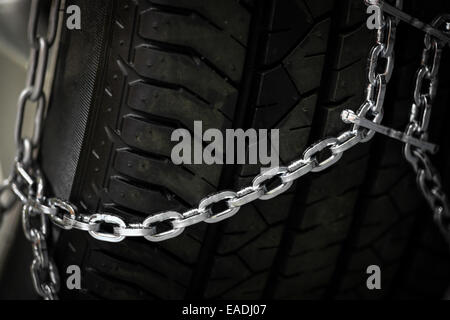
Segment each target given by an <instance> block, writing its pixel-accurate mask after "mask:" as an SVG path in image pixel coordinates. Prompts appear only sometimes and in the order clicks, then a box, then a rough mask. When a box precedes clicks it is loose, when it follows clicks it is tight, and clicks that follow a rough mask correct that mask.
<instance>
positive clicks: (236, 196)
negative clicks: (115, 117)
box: [0, 0, 450, 299]
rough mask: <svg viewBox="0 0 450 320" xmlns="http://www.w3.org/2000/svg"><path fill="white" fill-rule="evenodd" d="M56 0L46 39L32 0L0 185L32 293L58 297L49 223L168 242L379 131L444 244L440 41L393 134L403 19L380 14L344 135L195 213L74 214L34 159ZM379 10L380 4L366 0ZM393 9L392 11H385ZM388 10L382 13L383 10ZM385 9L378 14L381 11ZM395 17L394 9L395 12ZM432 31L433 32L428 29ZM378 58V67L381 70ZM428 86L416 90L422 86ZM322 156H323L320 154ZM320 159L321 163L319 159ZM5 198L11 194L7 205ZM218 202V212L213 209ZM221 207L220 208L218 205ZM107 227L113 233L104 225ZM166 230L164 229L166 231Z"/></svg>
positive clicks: (1, 206)
mask: <svg viewBox="0 0 450 320" xmlns="http://www.w3.org/2000/svg"><path fill="white" fill-rule="evenodd" d="M60 2H61V1H60V0H53V1H52V6H51V11H50V15H49V21H48V34H47V35H46V36H45V37H43V36H40V35H39V34H38V31H37V29H38V22H39V16H40V15H39V8H40V0H32V1H31V12H30V20H29V30H28V32H29V40H30V45H31V52H30V66H29V69H28V77H27V83H26V87H25V89H24V90H23V91H22V93H21V95H20V97H19V101H18V116H17V123H16V133H15V138H16V145H17V156H16V159H15V164H14V167H13V170H12V173H11V175H10V177H9V178H8V179H7V180H6V181H4V182H3V183H2V184H0V217H1V215H2V213H3V212H6V211H8V210H9V209H11V207H12V206H13V205H14V203H15V201H16V199H17V200H19V201H20V202H21V204H22V222H23V229H24V232H25V236H26V238H27V239H28V240H29V241H30V242H31V243H32V248H33V256H34V259H33V262H32V266H31V272H32V277H33V283H34V286H35V289H36V291H37V293H38V294H39V295H40V296H42V297H43V298H45V299H57V292H58V290H59V279H58V272H57V269H56V266H55V264H54V262H53V260H52V259H51V257H50V256H49V254H48V251H47V245H46V243H47V236H48V221H49V220H50V221H51V222H52V223H53V224H54V225H56V226H58V227H60V228H63V229H65V230H71V229H78V230H84V231H87V232H89V234H90V235H91V236H92V237H94V238H96V239H98V240H103V241H109V242H119V241H122V240H123V239H125V238H126V237H144V238H145V239H147V240H149V241H153V242H157V241H163V240H166V239H170V238H173V237H176V236H178V235H179V234H181V233H182V232H183V231H184V229H185V228H186V227H189V226H191V225H194V224H197V223H200V222H206V223H217V222H219V221H222V220H224V219H228V218H230V217H231V216H233V215H235V214H236V213H237V212H238V211H239V209H240V208H241V207H242V206H244V205H246V204H248V203H250V202H253V201H255V200H269V199H272V198H274V197H276V196H278V195H280V194H281V193H283V192H285V191H286V190H288V189H289V188H290V187H291V186H292V184H293V182H294V181H296V180H298V179H300V178H301V177H303V176H304V175H306V174H308V173H310V172H320V171H323V170H325V169H327V168H329V167H330V166H332V165H333V164H335V163H336V162H338V161H339V160H340V159H341V157H342V155H343V153H344V152H345V151H347V150H349V149H351V148H353V147H354V146H356V145H357V144H359V143H365V142H368V141H370V140H371V139H372V138H373V136H374V135H375V133H377V132H380V133H383V134H386V135H389V136H391V137H393V138H396V139H399V140H401V141H403V142H404V143H405V147H404V153H405V156H406V159H407V160H408V161H409V162H410V163H411V164H412V166H413V168H414V170H415V171H416V173H417V182H418V186H419V188H420V190H421V191H422V193H423V195H424V196H425V198H426V199H427V201H428V203H429V204H430V206H431V208H432V211H433V214H434V217H435V220H436V222H437V224H438V225H439V227H440V229H441V230H442V232H443V234H444V236H445V237H446V239H447V240H449V241H450V227H449V224H450V212H449V207H448V202H447V198H446V195H445V194H444V192H443V190H442V186H441V180H440V178H439V175H438V173H437V171H436V169H435V168H434V167H433V166H432V164H431V162H430V159H429V157H428V155H427V152H429V151H431V152H432V151H435V150H436V149H437V148H435V146H434V145H433V144H431V143H429V142H427V141H426V140H427V129H428V124H429V118H430V111H431V106H432V103H433V98H434V97H435V94H436V89H437V80H438V79H437V75H438V71H439V60H440V55H441V51H442V47H443V46H444V43H443V42H442V41H441V40H438V38H436V37H434V36H430V33H427V35H426V37H425V49H424V53H423V59H422V63H421V67H420V69H419V72H418V73H417V80H416V89H415V92H414V104H413V106H412V108H411V116H410V123H409V126H408V128H407V130H406V132H405V133H398V132H395V131H394V130H392V129H389V128H386V127H383V126H381V125H380V123H381V121H382V119H383V104H384V98H385V94H386V87H387V84H388V82H389V80H390V78H391V76H392V72H393V69H394V45H395V35H396V28H397V24H398V22H399V21H400V19H402V17H403V16H400V15H398V16H394V15H383V24H382V27H381V28H380V29H379V30H378V31H377V37H376V43H375V44H374V46H373V47H372V49H371V51H370V54H369V65H368V68H367V77H368V80H369V84H368V87H367V89H366V99H365V101H364V102H363V103H362V105H361V107H360V108H359V109H358V111H357V112H356V113H354V112H353V111H351V110H345V111H344V112H343V113H342V119H343V120H344V121H345V122H347V123H352V127H351V129H350V130H348V131H345V132H344V133H342V134H341V135H339V136H338V137H332V138H327V139H324V140H322V141H319V142H317V143H315V144H313V145H312V146H310V147H309V148H308V149H307V150H306V151H305V152H304V153H303V156H302V157H301V158H300V159H298V160H296V161H293V162H292V163H291V164H289V165H288V166H286V167H277V168H272V169H270V170H268V171H266V172H263V173H261V174H259V175H258V176H256V177H255V178H254V180H253V182H252V185H251V186H248V187H247V188H244V189H241V190H239V191H237V192H235V191H221V192H218V193H215V194H213V195H209V196H207V197H206V198H204V199H203V200H202V201H200V203H199V205H198V206H197V207H196V208H193V209H191V210H188V211H186V212H181V213H180V212H175V211H165V212H160V213H158V214H155V215H151V216H149V217H148V218H147V219H145V220H144V221H142V222H141V223H132V224H131V223H127V222H126V221H124V220H123V219H122V218H121V217H118V216H115V215H111V214H106V213H96V214H89V213H80V212H79V211H78V209H77V208H76V207H75V205H73V204H71V203H69V202H67V201H65V200H62V199H56V198H49V197H47V193H46V188H45V183H44V177H43V175H42V172H41V170H40V167H39V162H38V161H37V158H38V153H39V147H40V137H41V132H42V126H43V118H44V113H45V108H46V95H45V92H44V91H43V86H44V82H45V78H46V71H47V61H48V54H49V49H50V48H51V47H52V45H53V44H54V42H55V38H56V33H57V32H56V31H57V25H58V11H59V6H60ZM367 3H368V4H371V5H377V6H380V8H381V9H383V8H382V6H383V2H382V1H373V0H372V1H367ZM401 7H402V1H401V0H397V3H396V7H395V10H398V11H399V12H401V11H400V9H401ZM390 8H392V7H390ZM385 11H387V10H385ZM383 12H384V11H383ZM393 12H395V11H393ZM449 21H450V16H448V15H445V16H441V17H438V18H437V19H436V20H435V21H434V23H433V27H434V28H437V29H441V30H442V32H444V31H448V30H445V29H443V27H446V26H448V23H447V22H449ZM433 31H436V30H435V29H433ZM382 60H384V61H385V64H384V65H383V66H384V70H382V71H381V72H380V71H379V65H381V63H380V62H381V61H382ZM423 80H427V81H428V82H429V87H428V88H427V91H425V92H423V91H422V87H423V86H422V81H423ZM27 102H29V103H35V104H36V105H37V107H36V112H35V118H34V119H35V121H34V123H35V127H34V131H33V132H34V133H33V136H32V137H30V138H28V137H23V134H22V126H23V117H24V113H25V108H26V104H27ZM325 154H326V155H328V156H327V157H326V159H323V155H325ZM319 159H320V160H319ZM11 194H13V195H15V197H14V198H13V199H14V200H11V198H12V197H11V196H10V195H11ZM218 204H222V206H220V207H221V208H225V209H223V210H221V211H216V210H215V209H214V208H217V207H219V206H217V205H218ZM223 205H224V206H223ZM105 225H110V226H111V227H112V228H110V229H109V230H112V231H111V232H106V231H103V230H105V228H102V226H105ZM162 225H165V226H166V228H163V229H162V228H161V226H162ZM167 225H169V226H170V228H169V230H167Z"/></svg>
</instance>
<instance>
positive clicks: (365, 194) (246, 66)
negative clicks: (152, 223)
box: [42, 0, 450, 299]
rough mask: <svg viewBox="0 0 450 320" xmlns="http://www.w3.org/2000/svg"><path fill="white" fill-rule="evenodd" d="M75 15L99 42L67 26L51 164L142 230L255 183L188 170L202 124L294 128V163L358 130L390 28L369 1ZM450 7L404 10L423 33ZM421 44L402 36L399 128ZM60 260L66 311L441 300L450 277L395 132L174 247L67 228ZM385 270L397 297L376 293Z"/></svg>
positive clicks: (170, 1) (388, 111) (192, 3)
mask: <svg viewBox="0 0 450 320" xmlns="http://www.w3.org/2000/svg"><path fill="white" fill-rule="evenodd" d="M405 2H406V1H405ZM71 3H76V4H78V5H80V7H81V9H82V13H83V20H82V21H83V29H82V30H81V31H69V30H64V31H63V35H62V40H61V49H60V54H59V59H58V65H57V75H56V81H55V86H54V88H53V89H54V92H55V93H54V95H53V97H52V99H51V107H50V110H49V113H48V118H47V124H46V129H45V130H46V131H45V138H44V147H43V152H42V161H43V164H44V169H45V173H46V175H47V177H48V179H49V181H50V184H51V186H52V187H53V191H54V193H56V194H57V195H58V196H60V197H64V198H67V199H70V200H71V201H73V202H75V203H76V204H77V206H78V207H79V208H83V209H85V210H89V211H92V212H103V211H107V212H111V213H114V214H117V215H120V216H122V217H124V218H125V219H127V220H128V221H135V220H142V219H143V218H145V217H146V216H147V215H149V214H154V213H157V212H159V211H161V210H168V209H173V210H184V209H186V208H188V207H190V206H194V205H196V204H197V203H198V201H199V200H200V199H202V198H203V197H204V196H206V195H207V194H209V193H211V192H214V191H215V190H223V189H237V188H239V187H240V186H243V185H245V184H247V183H249V182H250V181H251V179H252V177H253V176H254V175H255V174H257V173H258V172H259V167H258V166H254V165H253V166H252V165H234V166H231V165H226V166H220V165H214V166H207V165H185V166H175V165H173V164H172V162H171V161H170V152H171V148H172V147H173V145H174V143H173V142H170V134H171V132H172V131H173V130H174V129H176V128H180V127H182V128H187V129H192V126H193V123H194V121H195V120H202V121H203V126H204V129H206V128H219V129H221V130H225V129H226V128H244V129H246V128H250V127H252V128H279V129H280V158H281V163H288V162H290V161H291V160H293V159H296V158H298V157H299V156H300V155H301V154H302V152H303V151H304V150H305V148H306V147H307V146H308V145H310V144H311V143H312V142H314V141H316V140H318V139H320V138H322V137H325V136H334V135H337V134H338V133H339V132H341V131H343V130H344V129H346V128H347V126H346V125H345V124H343V123H342V122H341V121H340V117H339V114H340V112H341V111H342V110H343V109H344V108H349V107H350V108H352V109H357V108H358V107H359V105H360V104H361V102H362V101H363V99H364V90H365V86H366V82H367V81H366V70H365V67H366V61H367V55H368V51H369V48H370V46H371V45H372V44H373V39H374V32H370V31H369V30H368V29H367V28H366V19H367V15H366V13H365V6H364V3H363V1H362V0H334V1H333V0H323V1H315V0H297V1H296V0H258V1H252V0H241V1H238V0H235V1H233V0H229V1H226V0H220V1H207V0H205V1H202V0H152V1H146V0H114V1H106V0H99V1H88V0H80V1H75V0H69V1H68V4H71ZM449 9H450V5H449V3H448V1H444V0H442V1H440V0H433V1H427V2H426V3H423V2H422V3H421V1H407V2H406V3H405V10H406V11H407V12H410V13H412V14H414V15H415V16H417V17H419V18H420V19H423V20H425V21H431V19H432V18H433V17H434V16H436V15H437V14H439V13H442V12H448V11H449ZM422 47H423V34H422V33H421V32H420V31H417V30H415V29H413V28H412V27H410V26H407V25H405V24H402V25H400V27H399V30H398V42H397V46H396V69H395V72H394V75H393V78H392V80H391V83H390V84H389V87H388V95H387V98H386V103H385V123H386V124H387V125H391V126H394V127H396V128H399V129H400V128H404V126H405V125H406V123H407V121H408V112H409V111H408V110H409V108H410V104H411V99H412V88H413V78H414V73H415V71H416V70H417V68H418V64H419V62H420V57H421V52H422ZM448 62H449V59H448V57H445V59H444V61H443V66H442V70H448V66H449V64H448ZM448 84H449V76H448V74H446V73H445V72H441V90H440V91H439V94H438V99H437V103H436V105H435V110H436V111H435V119H434V121H433V128H435V129H434V130H436V132H435V135H434V138H435V139H438V140H439V141H440V142H441V144H442V145H443V150H442V151H441V153H440V154H439V156H438V157H437V158H436V159H435V161H436V163H437V164H438V165H439V166H440V169H441V170H443V172H444V173H443V175H444V176H445V180H444V181H449V180H448V178H449V174H450V171H449V170H448V169H449V166H448V163H449V161H448V155H449V153H448V147H447V146H448V141H449V140H448V138H449V134H448V133H445V132H444V131H443V130H441V129H442V128H443V125H444V123H443V122H442V121H441V120H440V119H444V117H445V116H446V118H447V119H448V116H449V114H448V112H449V111H448V109H447V110H445V108H444V106H445V104H446V103H447V104H448V91H446V90H442V88H443V87H445V86H446V85H448ZM445 113H446V114H445ZM55 257H56V261H57V264H58V267H59V268H60V273H61V278H62V279H63V282H62V283H63V284H64V279H65V277H66V276H67V275H66V274H65V270H66V268H67V266H68V265H72V264H77V265H79V266H81V269H82V290H80V291H77V290H72V291H71V290H67V288H65V286H64V285H63V286H62V291H61V297H62V298H66V299H87V298H93V299H95V298H103V299H136V298H139V299H152V298H156V299H183V298H207V299H260V298H267V299H323V298H325V299H345V298H360V299H374V298H385V299H387V298H440V297H441V296H442V295H443V294H444V291H445V289H446V288H447V285H448V284H449V282H450V273H449V272H448V270H449V266H450V258H449V254H448V248H447V246H446V245H445V243H444V241H443V239H442V238H441V236H440V234H439V233H438V230H437V228H435V226H434V225H433V222H432V218H431V214H430V212H429V209H428V208H427V206H426V205H425V202H424V201H423V199H422V197H421V196H420V195H419V193H418V191H417V188H416V186H415V179H414V174H413V173H412V170H411V168H410V167H409V165H408V164H407V163H406V161H405V160H404V159H403V157H402V152H401V144H400V143H398V142H395V141H393V140H390V139H387V138H385V137H379V136H377V137H376V138H375V139H374V140H373V142H371V143H368V144H364V145H360V146H358V147H356V148H354V149H352V150H351V151H349V152H347V153H346V154H345V155H344V157H343V158H342V160H341V161H339V163H338V164H337V165H335V166H334V167H332V168H330V169H327V170H326V171H324V172H322V173H320V174H314V175H309V176H307V177H305V178H302V179H301V181H300V182H298V183H296V184H295V185H294V186H293V187H292V188H291V189H290V190H289V191H288V192H287V193H285V194H283V195H281V196H279V197H277V198H275V199H273V200H270V201H259V202H256V203H254V204H252V205H248V206H246V207H244V208H242V209H241V211H240V212H239V214H238V215H236V216H235V217H233V218H231V219H229V220H228V221H224V222H222V223H219V224H217V225H207V224H200V225H197V226H193V227H190V228H188V229H187V230H186V231H185V232H184V233H183V234H182V235H181V236H179V237H178V238H175V239H172V240H168V241H166V242H161V243H150V242H148V241H146V240H144V239H127V240H125V241H123V242H121V243H117V244H111V243H103V242H100V241H97V240H95V239H92V238H91V237H90V236H89V235H88V234H86V233H83V232H78V231H64V232H61V234H59V233H58V240H57V242H56V246H55ZM373 264H375V265H379V266H380V267H381V270H382V289H381V290H368V289H367V287H366V279H367V274H366V268H367V266H369V265H373Z"/></svg>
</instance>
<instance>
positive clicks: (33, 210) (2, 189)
mask: <svg viewBox="0 0 450 320" xmlns="http://www.w3.org/2000/svg"><path fill="white" fill-rule="evenodd" d="M59 6H60V0H53V1H52V3H51V8H50V13H49V15H48V16H49V19H48V21H42V19H41V14H40V13H41V8H42V7H41V1H40V0H32V1H31V6H30V17H29V25H28V39H29V44H30V59H29V66H28V73H27V78H26V86H25V89H23V90H22V92H21V94H20V97H19V100H18V111H17V121H16V130H15V142H16V147H17V155H16V158H15V163H14V167H13V170H12V173H11V175H10V177H9V178H8V179H7V180H5V181H4V182H3V183H2V184H1V185H0V214H1V213H3V212H5V211H8V210H9V209H11V207H12V206H13V205H14V203H15V200H16V199H18V200H19V201H20V202H21V203H22V205H23V207H22V225H23V231H24V233H25V236H26V238H27V239H28V240H29V241H30V242H31V244H32V249H33V262H32V265H31V275H32V279H33V285H34V287H35V289H36V292H37V293H38V294H39V295H40V296H41V297H42V298H44V299H46V300H53V299H57V292H58V290H59V279H58V272H57V269H56V266H55V264H54V262H53V261H52V259H51V258H50V257H49V254H48V251H47V236H48V226H47V224H48V218H47V216H48V215H51V214H54V213H55V211H56V210H55V209H53V208H51V207H49V206H48V205H47V204H46V203H47V200H46V199H45V197H44V194H45V185H44V179H43V177H42V174H41V171H40V169H39V163H38V161H37V155H38V152H39V147H40V140H41V133H42V126H43V118H44V113H45V107H46V94H45V92H44V84H45V79H46V73H47V64H48V59H49V50H50V48H51V47H52V46H53V44H54V42H55V39H56V34H57V26H58V15H59ZM45 25H47V34H46V35H45V36H43V35H41V34H40V33H39V29H40V28H42V26H45ZM29 104H35V105H36V109H35V112H34V129H33V134H32V136H31V137H25V136H24V134H23V123H24V115H25V111H26V108H27V107H29V106H28V105H29ZM11 192H12V193H14V194H15V195H16V197H17V198H16V199H14V198H12V197H11V196H10V194H11Z"/></svg>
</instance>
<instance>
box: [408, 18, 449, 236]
mask: <svg viewBox="0 0 450 320" xmlns="http://www.w3.org/2000/svg"><path fill="white" fill-rule="evenodd" d="M449 23H450V15H442V16H439V17H438V18H436V19H435V20H434V21H433V23H432V27H434V28H438V29H444V30H443V31H445V32H447V33H448V32H449V31H450V30H449ZM424 43H425V48H424V49H423V54H422V61H421V65H420V68H419V70H418V71H417V74H416V82H415V83H416V84H415V88H414V103H413V104H412V107H411V112H410V120H409V124H408V127H407V129H406V134H407V135H409V136H413V137H416V138H419V139H421V140H427V139H428V127H429V124H430V116H431V108H432V105H433V102H434V99H435V96H436V91H437V86H438V73H439V67H440V60H441V54H442V49H443V47H444V46H445V44H444V43H443V42H442V41H441V40H439V39H437V38H435V37H432V36H430V35H429V34H426V35H425V39H424ZM425 84H427V85H425ZM404 154H405V157H406V160H408V162H409V163H410V164H411V165H412V167H413V168H414V170H415V172H416V173H417V184H418V186H419V189H420V191H421V192H422V194H423V196H424V197H425V199H426V200H427V202H428V204H429V206H430V207H431V209H432V211H433V215H434V220H435V221H436V223H437V225H438V227H439V228H440V230H441V231H442V233H443V235H444V237H445V238H446V240H447V241H448V242H449V243H450V210H449V205H448V199H447V196H446V194H445V192H444V190H443V188H442V182H441V178H440V176H439V172H438V171H437V170H436V168H435V167H434V166H433V164H432V162H431V160H430V158H429V156H428V154H427V153H426V152H425V151H424V150H423V149H421V148H417V147H414V146H412V145H411V144H408V143H407V144H405V147H404Z"/></svg>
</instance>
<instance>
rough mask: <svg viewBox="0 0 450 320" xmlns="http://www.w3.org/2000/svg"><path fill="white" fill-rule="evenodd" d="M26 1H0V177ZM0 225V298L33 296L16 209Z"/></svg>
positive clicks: (8, 146) (11, 152) (23, 47)
mask: <svg viewBox="0 0 450 320" xmlns="http://www.w3.org/2000/svg"><path fill="white" fill-rule="evenodd" d="M29 5H30V0H0V179H4V178H5V176H6V175H8V174H9V171H10V169H11V166H12V165H13V161H14V156H15V145H14V125H15V119H16V110H17V106H16V104H17V98H18V96H19V94H20V91H21V90H22V89H23V87H24V84H25V75H26V68H27V60H28V51H29V48H28V41H27V22H28V11H29ZM1 221H2V223H1V226H0V299H35V298H36V296H35V294H34V292H33V290H32V284H31V277H30V275H29V265H30V263H31V247H30V246H29V244H28V243H27V242H26V240H25V238H24V237H23V233H22V227H21V224H20V212H19V208H15V209H14V210H12V211H11V212H9V213H8V214H7V215H6V216H4V217H3V219H2V220H1Z"/></svg>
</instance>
